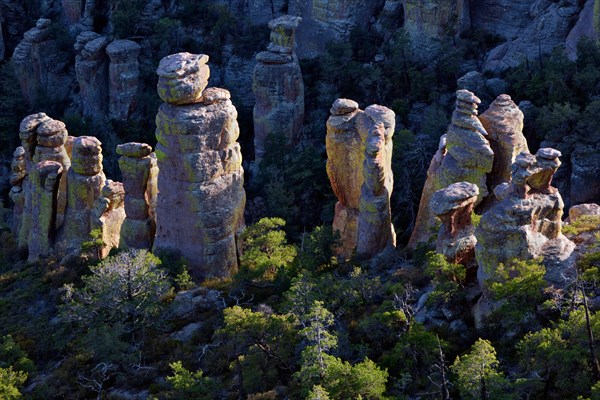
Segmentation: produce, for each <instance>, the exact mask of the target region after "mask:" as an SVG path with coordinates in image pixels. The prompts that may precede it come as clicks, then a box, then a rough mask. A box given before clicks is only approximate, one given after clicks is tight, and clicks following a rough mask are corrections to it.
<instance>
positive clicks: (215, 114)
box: [126, 88, 246, 280]
mask: <svg viewBox="0 0 600 400" xmlns="http://www.w3.org/2000/svg"><path fill="white" fill-rule="evenodd" d="M204 95H206V98H207V99H208V100H206V102H199V103H194V104H188V105H175V104H169V103H164V104H162V105H161V106H160V108H159V110H158V114H157V116H156V126H157V128H156V137H157V140H158V144H157V146H156V156H157V161H158V167H159V173H158V190H159V196H158V200H157V206H156V223H157V229H156V238H155V241H154V249H166V248H170V249H175V250H178V251H179V252H181V254H182V256H184V257H185V258H187V260H188V266H189V267H190V270H191V274H192V276H193V277H194V278H196V279H198V280H200V279H204V278H207V277H223V276H229V275H230V274H232V273H233V272H235V271H236V270H237V268H238V243H237V235H238V233H239V231H240V230H241V229H242V228H243V226H244V219H243V213H244V205H245V201H246V194H245V191H244V188H243V184H244V176H243V175H244V174H243V169H242V156H241V152H240V145H239V143H237V142H236V140H237V138H238V136H239V126H238V123H237V111H236V109H235V107H234V106H233V104H232V103H231V100H229V93H228V92H227V91H226V90H224V89H210V88H209V89H205V90H204V92H203V96H204ZM126 191H127V188H126Z"/></svg>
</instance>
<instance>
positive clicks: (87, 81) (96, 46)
mask: <svg viewBox="0 0 600 400" xmlns="http://www.w3.org/2000/svg"><path fill="white" fill-rule="evenodd" d="M106 46H108V39H107V38H106V37H105V36H101V35H99V34H98V33H95V32H91V31H85V32H82V33H80V34H79V36H77V42H76V43H75V46H74V50H75V54H76V55H75V75H76V77H77V82H78V83H79V93H80V96H81V110H82V114H83V116H85V117H93V118H98V119H99V118H102V117H105V116H106V115H107V112H108V63H109V60H108V56H107V55H106Z"/></svg>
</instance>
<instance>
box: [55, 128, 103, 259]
mask: <svg viewBox="0 0 600 400" xmlns="http://www.w3.org/2000/svg"><path fill="white" fill-rule="evenodd" d="M101 146H102V144H101V143H100V141H99V140H98V139H97V138H95V137H93V136H80V137H78V138H77V139H75V142H74V143H73V150H72V151H73V156H72V159H71V168H70V169H69V172H68V173H67V184H68V186H67V209H66V212H65V222H64V224H63V226H62V231H61V232H60V234H59V241H60V242H61V243H60V247H61V251H62V252H64V253H70V252H78V251H80V250H81V244H82V243H83V242H85V241H88V240H90V233H91V232H92V230H93V229H94V228H97V227H98V226H99V223H98V221H97V220H96V218H97V212H96V211H95V209H96V201H97V200H98V198H99V197H100V196H101V194H102V188H103V187H104V184H105V182H106V177H105V176H104V172H103V171H102V147H101Z"/></svg>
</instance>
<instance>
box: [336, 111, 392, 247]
mask: <svg viewBox="0 0 600 400" xmlns="http://www.w3.org/2000/svg"><path fill="white" fill-rule="evenodd" d="M330 111H331V116H330V117H329V119H328V120H327V136H326V149H327V175H328V177H329V180H330V182H331V186H332V188H333V192H334V193H335V195H336V197H337V198H338V202H337V203H336V205H335V216H334V220H333V229H334V231H337V232H339V234H340V239H341V245H340V247H339V248H338V249H337V253H338V255H340V256H341V257H343V258H349V257H351V256H352V255H353V254H354V253H356V254H359V255H361V256H373V255H375V254H377V253H379V252H380V251H382V250H383V249H384V248H385V247H387V246H388V245H394V244H395V234H394V229H393V226H392V224H391V217H390V203H389V201H390V196H391V193H392V188H393V175H392V171H391V157H392V136H393V134H394V127H395V115H394V113H393V112H392V111H391V110H389V109H387V108H385V107H382V106H377V105H373V106H369V107H367V108H366V109H365V111H362V110H360V109H359V108H358V104H357V103H356V102H354V101H352V100H349V99H338V100H336V101H335V102H334V103H333V106H332V108H331V110H330Z"/></svg>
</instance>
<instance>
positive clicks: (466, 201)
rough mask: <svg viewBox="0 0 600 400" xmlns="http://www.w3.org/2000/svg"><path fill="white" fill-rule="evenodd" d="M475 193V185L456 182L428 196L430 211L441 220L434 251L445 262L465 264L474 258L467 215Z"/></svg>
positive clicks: (473, 205) (471, 208)
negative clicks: (443, 258) (429, 198)
mask: <svg viewBox="0 0 600 400" xmlns="http://www.w3.org/2000/svg"><path fill="white" fill-rule="evenodd" d="M478 195H479V188H478V187H477V185H475V184H473V183H469V182H457V183H453V184H452V185H450V186H448V187H446V188H444V189H440V190H438V191H436V192H435V193H434V194H433V196H431V203H430V207H431V211H432V213H433V214H434V215H436V216H437V217H438V218H439V219H440V220H441V221H442V225H441V227H440V230H439V232H438V238H437V243H436V249H435V250H436V252H437V253H440V254H443V255H444V256H445V257H446V260H448V262H451V263H458V264H463V265H467V264H469V263H470V262H471V261H473V260H474V259H475V243H476V242H477V241H476V239H475V235H474V232H475V227H474V226H473V224H472V220H471V214H472V213H473V208H474V207H475V202H476V201H477V196H478Z"/></svg>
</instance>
